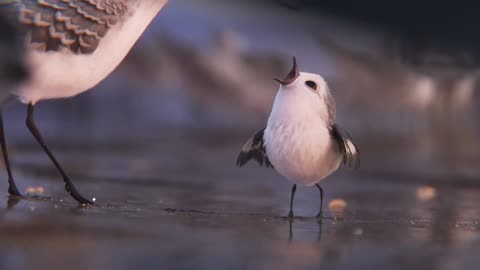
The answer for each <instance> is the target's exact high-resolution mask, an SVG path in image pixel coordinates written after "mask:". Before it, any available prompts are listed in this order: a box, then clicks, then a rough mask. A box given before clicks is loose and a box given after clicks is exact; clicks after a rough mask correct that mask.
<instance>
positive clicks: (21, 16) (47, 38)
mask: <svg viewBox="0 0 480 270" xmlns="http://www.w3.org/2000/svg"><path fill="white" fill-rule="evenodd" d="M0 3H1V5H0V7H1V10H2V12H4V13H5V14H6V15H7V17H8V19H9V21H10V23H12V24H13V25H14V26H15V27H17V28H18V31H17V36H18V37H19V38H21V39H22V42H24V44H25V46H26V47H25V48H27V51H26V58H27V62H28V70H29V72H30V73H31V76H30V77H29V79H28V80H25V81H24V82H23V83H21V84H20V85H19V86H18V87H16V88H14V89H11V90H10V92H9V93H11V94H12V96H14V97H17V98H18V99H20V100H21V101H22V102H23V103H24V104H27V106H28V113H27V121H26V123H27V127H28V128H29V130H30V132H31V133H32V135H33V136H34V137H35V139H36V140H37V141H38V143H39V144H40V146H41V147H42V148H43V150H44V151H45V153H46V154H47V155H48V156H49V158H50V159H51V161H52V162H53V163H54V165H55V167H56V168H57V170H58V171H59V172H60V174H61V175H62V177H63V180H64V183H65V189H66V190H67V192H68V193H69V194H70V195H71V196H72V197H73V198H74V199H75V200H76V201H77V202H79V203H80V204H92V203H93V202H92V201H91V200H89V199H86V198H84V197H83V196H82V195H80V193H79V192H78V191H77V190H76V188H75V186H74V185H73V183H72V181H71V180H70V178H69V177H68V176H67V174H66V173H65V171H64V170H63V168H62V167H61V165H60V163H59V162H58V161H57V159H56V158H55V156H54V155H53V153H52V152H51V151H50V149H49V148H48V146H47V144H46V142H45V141H44V139H43V136H42V135H41V133H40V131H39V129H38V128H37V126H36V124H35V120H34V107H35V104H36V103H37V102H38V101H40V100H45V99H54V98H66V97H71V96H75V95H78V94H80V93H82V92H84V91H87V90H89V89H91V88H92V87H94V86H95V85H97V84H98V83H99V82H100V81H102V80H103V79H104V78H105V77H106V76H107V75H109V74H110V73H111V72H112V71H113V70H114V69H115V68H116V67H117V65H118V64H119V63H120V62H121V61H122V60H123V58H124V57H125V55H126V54H127V53H128V51H129V50H130V49H131V48H132V46H133V45H134V44H135V42H136V41H137V39H138V38H139V37H140V36H141V34H142V33H143V32H144V30H145V29H146V27H147V26H148V25H149V24H150V22H151V21H152V20H153V18H154V17H155V16H156V15H157V13H158V12H159V11H160V10H161V9H162V8H163V6H164V5H165V4H166V3H167V0H141V1H139V0H99V1H82V0H65V1H57V0H44V1H34V0H20V1H2V2H0ZM2 131H3V130H2ZM0 137H1V142H2V149H3V153H4V159H5V164H6V166H7V171H8V177H9V194H10V195H14V196H21V194H20V192H19V191H18V189H17V187H16V186H15V183H14V181H13V176H12V174H11V170H10V165H9V162H8V155H7V153H6V147H5V139H4V134H3V132H2V133H1V134H0Z"/></svg>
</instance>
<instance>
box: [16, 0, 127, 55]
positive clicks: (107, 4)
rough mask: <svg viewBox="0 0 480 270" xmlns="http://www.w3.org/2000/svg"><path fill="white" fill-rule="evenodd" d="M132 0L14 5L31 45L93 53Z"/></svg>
mask: <svg viewBox="0 0 480 270" xmlns="http://www.w3.org/2000/svg"><path fill="white" fill-rule="evenodd" d="M130 1H134V0H20V1H16V2H15V4H12V5H15V7H14V9H15V11H16V16H17V18H16V20H17V23H19V24H20V25H21V26H22V27H23V29H24V30H25V32H26V39H27V40H26V41H27V42H28V43H30V44H31V45H32V47H34V48H36V49H38V50H42V51H59V50H62V49H68V50H69V51H71V52H73V53H76V54H90V53H93V52H94V51H95V49H96V48H97V47H98V45H99V43H100V41H101V39H102V38H103V37H104V36H105V35H106V34H107V32H108V30H109V29H110V28H111V27H112V26H114V25H115V24H117V23H119V21H121V20H122V19H123V18H124V17H125V16H126V14H127V11H128V2H130Z"/></svg>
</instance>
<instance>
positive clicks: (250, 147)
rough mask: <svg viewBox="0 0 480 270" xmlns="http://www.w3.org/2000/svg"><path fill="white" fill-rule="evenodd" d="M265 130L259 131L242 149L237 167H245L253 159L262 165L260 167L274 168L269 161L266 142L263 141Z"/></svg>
mask: <svg viewBox="0 0 480 270" xmlns="http://www.w3.org/2000/svg"><path fill="white" fill-rule="evenodd" d="M264 131H265V128H264V129H262V130H260V131H258V132H257V133H255V135H253V137H251V138H250V139H249V140H248V141H247V143H245V145H244V146H243V148H242V151H240V154H238V158H237V166H238V167H242V166H243V165H245V164H246V163H247V162H248V161H250V160H251V159H254V160H256V161H257V162H258V164H260V166H263V165H265V166H266V167H270V168H273V165H272V163H270V160H269V159H268V156H267V151H266V149H265V141H264V139H263V134H264Z"/></svg>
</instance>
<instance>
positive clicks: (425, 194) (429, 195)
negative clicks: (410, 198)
mask: <svg viewBox="0 0 480 270" xmlns="http://www.w3.org/2000/svg"><path fill="white" fill-rule="evenodd" d="M416 194H417V199H419V200H420V201H429V200H431V199H433V198H435V196H436V195H437V190H436V189H435V188H434V187H431V186H421V187H418V188H417V190H416Z"/></svg>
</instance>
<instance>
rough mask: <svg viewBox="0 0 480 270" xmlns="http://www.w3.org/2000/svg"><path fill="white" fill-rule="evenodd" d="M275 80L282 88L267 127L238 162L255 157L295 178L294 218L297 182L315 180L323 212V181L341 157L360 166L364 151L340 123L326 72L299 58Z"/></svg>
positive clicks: (293, 193) (339, 161)
mask: <svg viewBox="0 0 480 270" xmlns="http://www.w3.org/2000/svg"><path fill="white" fill-rule="evenodd" d="M275 80H276V81H278V82H279V83H280V89H279V90H278V93H277V96H276V97H275V101H274V103H273V108H272V112H271V114H270V117H269V118H268V123H267V127H266V128H264V129H262V130H260V131H259V132H257V133H256V134H255V135H254V136H253V137H252V138H250V139H249V140H248V141H247V143H246V144H245V145H244V146H243V148H242V150H241V152H240V154H239V155H238V158H237V166H238V167H242V166H243V165H245V164H246V163H247V162H248V161H249V160H251V159H254V160H256V161H257V162H258V163H259V164H260V165H265V166H266V167H272V168H275V170H276V171H277V172H278V173H280V174H281V175H282V176H284V177H285V178H287V179H288V180H289V181H291V182H293V183H294V185H293V187H292V192H291V198H290V212H289V214H288V216H289V217H290V218H293V210H292V208H293V200H294V197H295V191H296V188H297V184H300V185H305V186H313V185H315V186H316V187H317V188H318V189H319V191H320V211H319V213H318V215H317V217H320V216H321V214H322V208H323V189H322V187H320V185H319V184H318V183H319V182H320V181H321V180H323V179H324V178H325V177H327V176H328V175H330V174H331V173H333V172H334V171H336V170H337V169H338V166H339V165H340V163H341V162H343V163H344V164H346V165H348V166H349V167H352V166H355V167H358V166H359V165H360V158H359V152H358V150H357V148H356V146H355V145H354V144H353V143H352V141H351V138H350V136H349V135H348V134H347V133H346V132H345V131H343V130H342V129H340V128H339V126H338V125H337V124H336V123H335V102H334V100H333V98H332V95H331V94H330V90H329V88H328V86H327V83H326V82H325V80H324V79H323V78H322V77H321V76H320V75H317V74H312V73H304V72H299V71H298V68H297V64H296V61H295V58H293V68H292V70H291V71H290V73H288V75H287V77H286V78H285V79H283V80H279V79H275Z"/></svg>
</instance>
